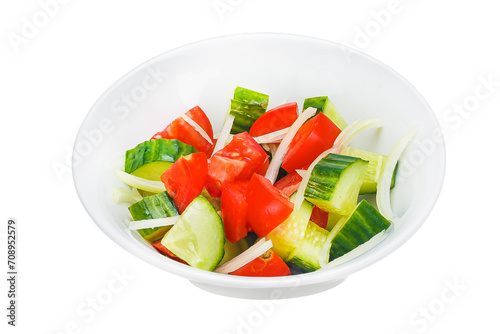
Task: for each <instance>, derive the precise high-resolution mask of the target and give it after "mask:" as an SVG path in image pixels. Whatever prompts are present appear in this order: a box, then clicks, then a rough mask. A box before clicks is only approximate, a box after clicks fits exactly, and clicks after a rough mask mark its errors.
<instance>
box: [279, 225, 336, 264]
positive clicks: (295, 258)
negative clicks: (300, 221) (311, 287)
mask: <svg viewBox="0 0 500 334" xmlns="http://www.w3.org/2000/svg"><path fill="white" fill-rule="evenodd" d="M327 238H328V231H327V230H325V229H324V228H321V227H319V226H318V225H316V224H315V223H313V222H309V224H308V225H307V229H306V233H305V236H304V238H303V239H302V242H301V243H300V245H299V246H298V247H297V248H295V250H294V251H293V252H292V253H291V254H290V256H289V257H288V259H287V264H291V265H293V266H295V267H296V268H298V269H299V270H300V271H301V272H311V271H315V270H318V269H319V268H321V266H320V262H321V261H320V256H322V250H323V247H324V244H325V241H326V240H327Z"/></svg>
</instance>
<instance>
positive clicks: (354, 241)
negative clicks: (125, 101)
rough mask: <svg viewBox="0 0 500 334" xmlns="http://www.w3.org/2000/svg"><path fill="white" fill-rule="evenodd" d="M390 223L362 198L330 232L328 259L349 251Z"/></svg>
mask: <svg viewBox="0 0 500 334" xmlns="http://www.w3.org/2000/svg"><path fill="white" fill-rule="evenodd" d="M390 225H391V223H390V222H389V221H388V220H387V219H385V218H384V217H383V216H382V215H381V214H380V213H379V212H378V211H377V210H376V209H375V208H374V207H373V206H372V205H371V204H370V203H368V202H367V201H366V200H362V201H361V202H360V203H359V204H358V206H357V207H356V209H355V210H354V211H353V212H352V213H351V215H349V216H347V217H344V218H342V219H341V220H340V221H339V222H338V223H337V225H335V227H334V228H333V229H332V231H331V232H330V234H329V236H328V240H327V241H326V242H327V243H329V242H330V240H331V246H330V252H329V254H330V256H329V261H332V260H334V259H336V258H338V257H341V256H342V255H344V254H347V253H349V252H350V251H352V250H353V249H355V248H356V247H358V246H360V245H362V244H364V243H365V242H367V241H368V240H370V239H371V238H373V237H374V236H375V235H377V234H379V233H380V232H382V231H384V230H387V229H388V228H389V226H390Z"/></svg>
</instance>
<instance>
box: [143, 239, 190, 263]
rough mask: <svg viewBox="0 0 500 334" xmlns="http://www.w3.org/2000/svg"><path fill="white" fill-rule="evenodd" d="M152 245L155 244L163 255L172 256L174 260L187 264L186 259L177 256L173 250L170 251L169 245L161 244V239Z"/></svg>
mask: <svg viewBox="0 0 500 334" xmlns="http://www.w3.org/2000/svg"><path fill="white" fill-rule="evenodd" d="M151 246H153V247H154V248H155V249H156V250H157V251H158V252H160V253H162V254H163V255H166V256H167V257H169V258H171V259H172V260H174V261H177V262H180V263H184V264H187V262H186V261H184V260H183V259H181V258H180V257H177V256H176V255H175V254H174V253H172V252H171V251H169V250H168V249H167V247H165V246H163V245H162V244H161V239H158V240H156V241H155V242H153V243H152V244H151Z"/></svg>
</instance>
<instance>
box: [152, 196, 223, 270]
mask: <svg viewBox="0 0 500 334" xmlns="http://www.w3.org/2000/svg"><path fill="white" fill-rule="evenodd" d="M225 242H226V238H225V236H224V225H223V224H222V219H221V217H220V216H219V214H218V213H217V211H216V210H215V208H214V207H213V205H212V204H210V203H209V202H208V201H207V200H206V199H205V198H204V197H203V196H201V195H200V196H197V197H195V199H194V200H193V201H192V202H191V203H190V204H189V205H188V206H187V208H186V210H185V211H184V212H183V213H182V215H181V216H180V217H179V220H178V221H177V223H175V225H174V226H173V227H172V228H171V229H170V231H168V233H167V234H165V236H164V237H163V239H162V240H161V243H162V245H163V246H165V247H167V249H168V250H170V251H171V252H172V253H174V254H175V255H176V256H177V257H179V258H181V259H182V260H184V261H186V262H187V263H188V264H189V265H190V266H192V267H195V268H199V269H204V270H209V271H213V270H214V269H215V268H216V267H217V265H218V264H219V263H220V262H221V260H222V258H223V257H224V252H225V251H224V245H225Z"/></svg>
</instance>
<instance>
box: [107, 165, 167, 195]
mask: <svg viewBox="0 0 500 334" xmlns="http://www.w3.org/2000/svg"><path fill="white" fill-rule="evenodd" d="M115 174H116V176H117V177H118V178H119V179H120V180H122V181H123V182H125V183H126V184H128V185H129V186H131V187H134V188H137V189H141V190H145V191H149V192H152V193H161V192H162V191H165V185H164V184H163V182H161V181H152V180H147V179H143V178H142V177H137V176H134V175H131V174H129V173H125V172H124V171H121V170H116V171H115Z"/></svg>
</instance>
